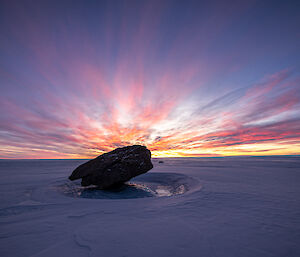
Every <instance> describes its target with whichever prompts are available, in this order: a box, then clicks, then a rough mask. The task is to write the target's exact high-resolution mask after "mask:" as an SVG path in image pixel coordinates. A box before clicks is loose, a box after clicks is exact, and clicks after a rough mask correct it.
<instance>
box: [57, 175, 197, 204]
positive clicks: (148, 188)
mask: <svg viewBox="0 0 300 257" xmlns="http://www.w3.org/2000/svg"><path fill="white" fill-rule="evenodd" d="M195 188H200V187H199V185H198V183H197V182H196V181H195V180H194V179H193V178H191V177H188V176H186V175H183V174H178V173H158V172H155V173H146V174H143V175H140V176H138V177H135V178H133V179H132V180H130V181H129V182H126V183H125V184H123V185H121V186H119V187H115V188H112V189H109V190H100V189H98V188H97V187H96V186H89V187H82V186H81V185H80V181H76V182H71V181H70V182H67V183H64V184H62V185H59V186H58V190H59V192H61V193H63V194H64V195H66V196H70V197H75V198H91V199H132V198H145V197H166V196H173V195H180V194H184V193H186V192H188V191H193V190H194V189H195Z"/></svg>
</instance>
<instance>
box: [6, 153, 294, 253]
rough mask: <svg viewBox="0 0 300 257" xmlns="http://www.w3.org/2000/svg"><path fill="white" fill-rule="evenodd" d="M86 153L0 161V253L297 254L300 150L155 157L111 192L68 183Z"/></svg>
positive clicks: (76, 183)
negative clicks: (80, 156)
mask: <svg viewBox="0 0 300 257" xmlns="http://www.w3.org/2000/svg"><path fill="white" fill-rule="evenodd" d="M84 161H85V160H27V161H22V160H17V161H13V160H1V161H0V174H1V182H0V183H1V187H0V191H1V194H0V198H1V201H0V224H1V229H0V256H1V257H21V256H26V257H30V256H36V257H50V256H51V257H53V256H55V257H60V256H62V257H66V256H74V257H79V256H97V257H98V256H103V257H117V256H118V257H124V256H130V257H135V256H136V257H140V256H143V257H147V256H151V257H153V256H158V257H167V256H172V257H174V256H175V257H176V256H178V257H182V256H188V257H194V256H195V257H196V256H197V257H198V256H204V257H209V256H229V257H235V256H236V257H241V256H243V257H268V256H274V257H275V256H276V257H279V256H280V257H281V256H288V257H296V256H297V257H298V256H300V245H299V242H300V201H299V200H300V199H299V197H300V157H232V158H229V157H228V158H181V159H177V158H169V159H168V158H166V159H163V161H164V163H162V164H158V159H154V160H153V163H154V169H153V170H151V171H150V172H148V173H147V174H144V175H141V176H139V177H136V178H135V179H133V180H132V181H130V182H129V183H128V185H127V186H126V187H125V188H123V189H122V190H121V189H120V191H118V190H117V189H116V190H115V191H113V192H102V191H99V190H96V189H95V188H90V189H84V188H81V187H80V183H78V182H75V183H74V184H70V183H73V182H69V181H68V180H67V177H68V175H70V173H71V172H72V170H73V169H74V168H75V167H77V166H78V165H79V164H81V163H83V162H84ZM64 186H65V187H64ZM68 188H71V189H70V190H69V191H68V190H67V189H68ZM72 190H73V191H72ZM126 190H127V191H126ZM66 192H74V195H72V193H70V195H68V194H67V193H66ZM77 193H80V195H77V196H76V194H77ZM82 194H85V197H84V195H82ZM103 194H107V197H104V196H103ZM122 194H123V196H125V197H121V196H120V195H122ZM143 194H145V197H141V196H142V195H143ZM99 195H100V196H102V197H99ZM113 195H114V196H115V197H113ZM129 196H131V197H129Z"/></svg>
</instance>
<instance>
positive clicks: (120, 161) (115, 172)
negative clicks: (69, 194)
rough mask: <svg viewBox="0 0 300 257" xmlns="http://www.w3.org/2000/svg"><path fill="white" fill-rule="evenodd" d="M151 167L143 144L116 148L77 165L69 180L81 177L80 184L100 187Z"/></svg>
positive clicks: (148, 155)
mask: <svg viewBox="0 0 300 257" xmlns="http://www.w3.org/2000/svg"><path fill="white" fill-rule="evenodd" d="M152 168H153V165H152V162H151V152H150V150H148V149H147V148H146V147H145V146H141V145H133V146H126V147H122V148H117V149H115V150H113V151H111V152H108V153H104V154H102V155H100V156H98V157H97V158H95V159H93V160H90V161H88V162H86V163H84V164H81V165H80V166H78V167H77V168H76V169H75V170H74V171H73V172H72V174H71V176H70V177H69V179H70V180H76V179H80V178H82V181H81V185H82V186H89V185H97V186H98V187H99V188H100V189H105V188H109V187H112V186H114V185H118V184H121V183H123V182H126V181H128V180H130V179H131V178H133V177H135V176H138V175H140V174H143V173H146V172H147V171H149V170H151V169H152Z"/></svg>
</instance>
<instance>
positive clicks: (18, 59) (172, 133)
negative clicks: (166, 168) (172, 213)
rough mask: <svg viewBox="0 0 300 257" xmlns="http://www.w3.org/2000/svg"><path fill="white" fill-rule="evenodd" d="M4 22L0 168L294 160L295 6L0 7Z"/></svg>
mask: <svg viewBox="0 0 300 257" xmlns="http://www.w3.org/2000/svg"><path fill="white" fill-rule="evenodd" d="M0 14H1V15H0V17H1V18H0V27H1V31H2V33H1V36H0V37H1V41H0V42H1V43H0V53H1V58H0V88H1V94H0V110H1V112H0V159H72V158H73V159H90V158H94V157H96V156H98V155H100V154H102V153H104V152H107V151H111V150H113V149H114V148H117V147H122V146H127V145H132V144H142V145H145V146H147V147H148V148H149V149H150V150H151V152H152V156H153V157H218V156H237V155H251V156H252V155H256V156H259V155H299V154H300V34H299V26H298V25H299V24H300V17H299V16H298V15H297V8H295V6H294V4H293V2H292V1H291V2H289V1H287V2H285V3H283V2H278V3H274V4H272V3H267V2H264V3H260V2H259V1H242V2H241V1H232V2H230V1H226V3H225V2H224V1H210V2H209V3H204V2H202V1H186V2H185V1H184V2H183V1H182V2H181V1H116V2H114V1H88V2H85V1H75V2H71V1H62V2H60V1H41V2H21V1H20V2H19V3H17V2H14V3H12V2H11V1H3V3H1V8H0Z"/></svg>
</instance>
